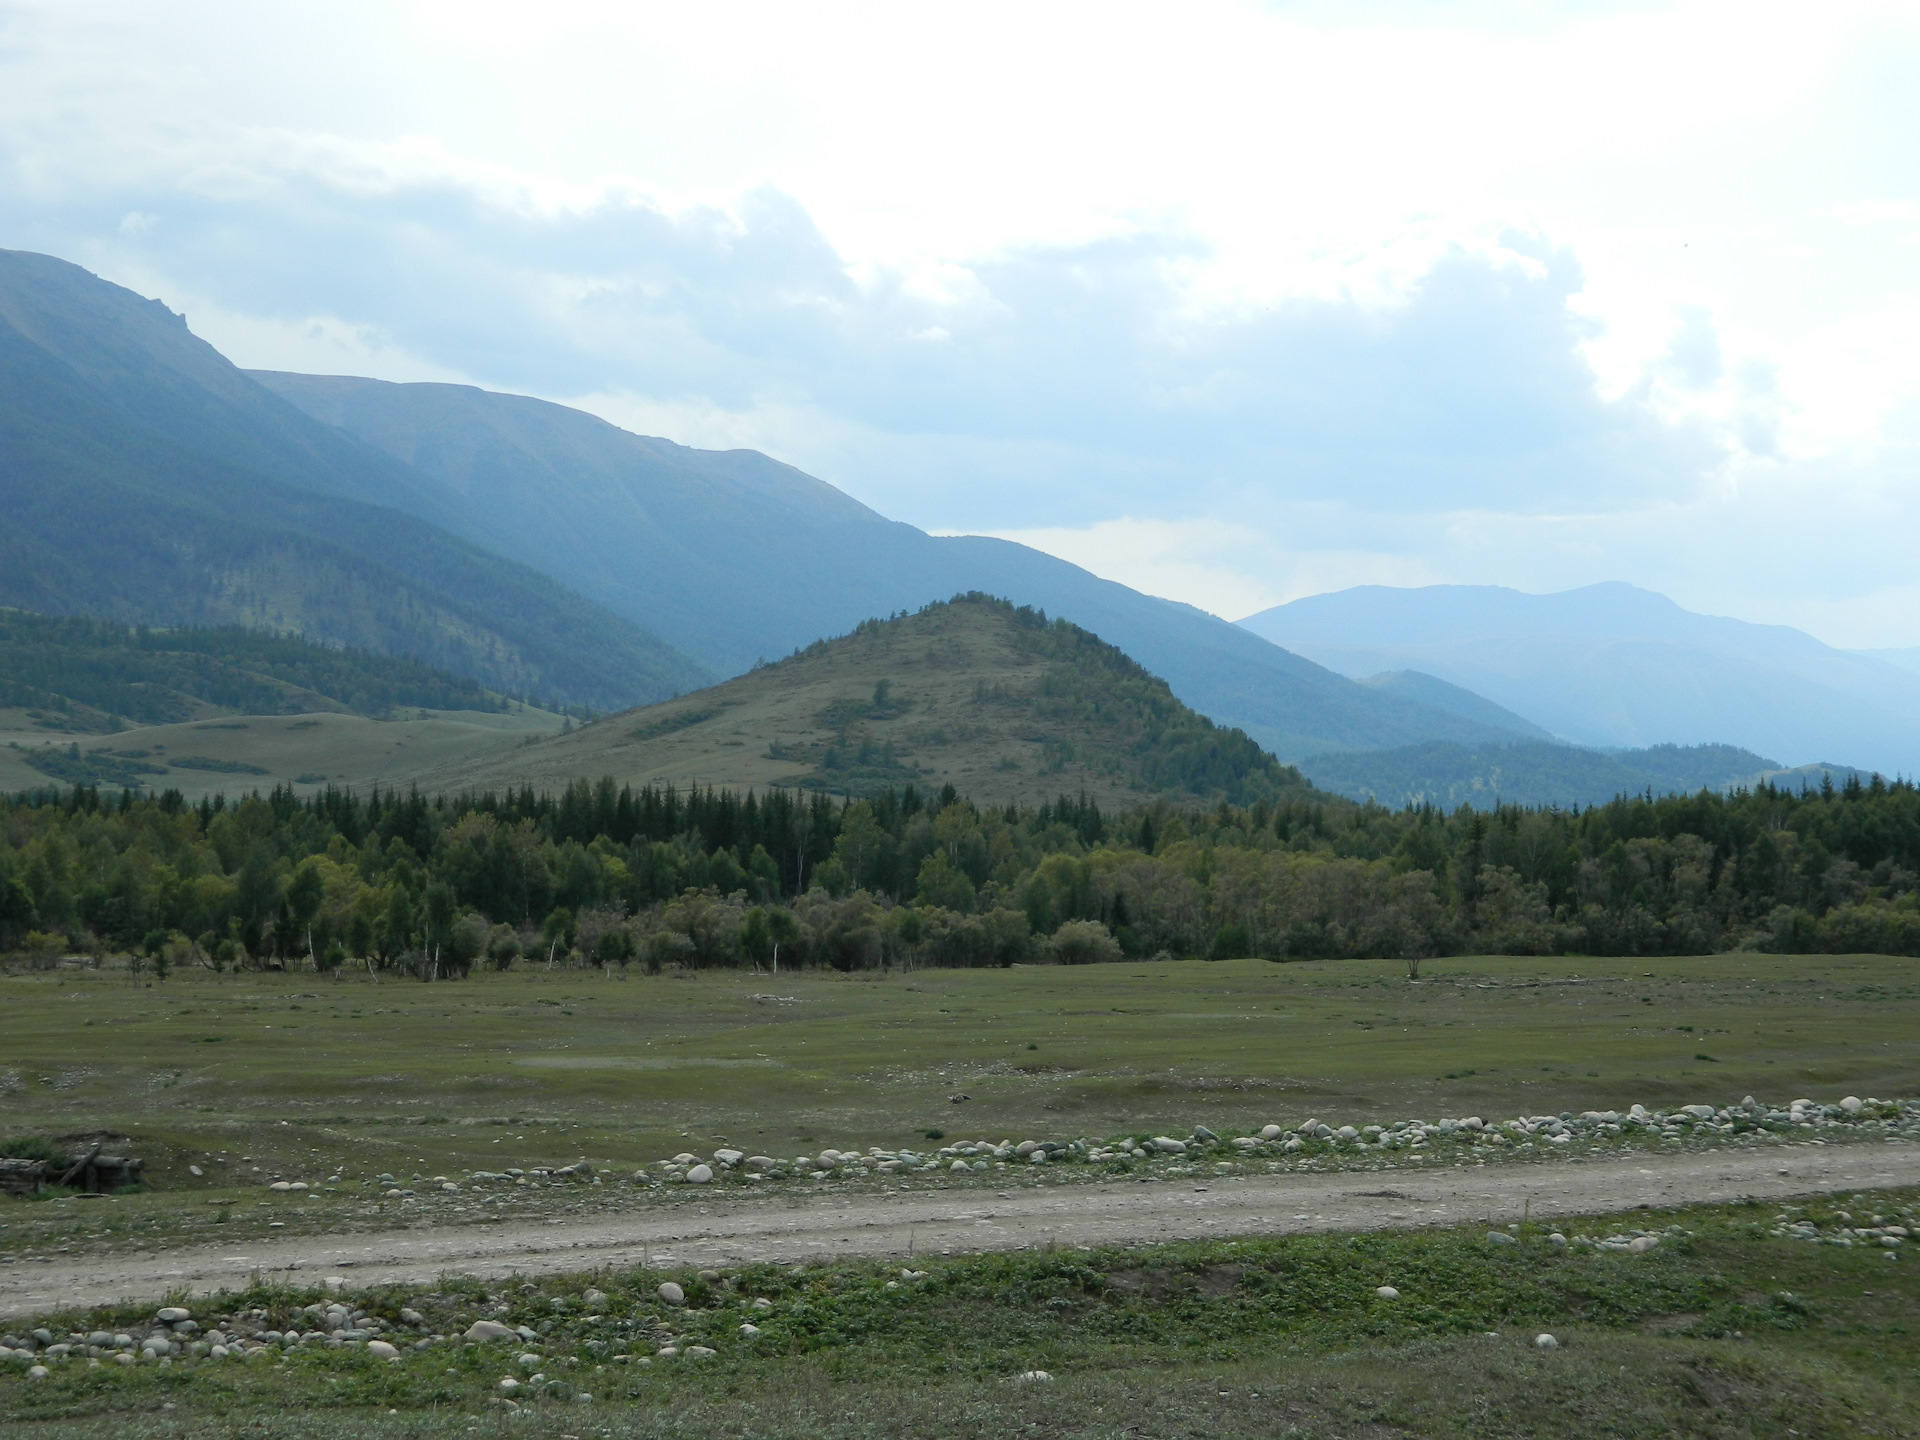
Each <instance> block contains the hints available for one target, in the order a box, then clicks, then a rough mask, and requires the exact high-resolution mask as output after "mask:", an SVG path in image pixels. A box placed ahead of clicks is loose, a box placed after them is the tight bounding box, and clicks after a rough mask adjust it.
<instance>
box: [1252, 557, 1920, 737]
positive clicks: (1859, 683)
mask: <svg viewBox="0 0 1920 1440" xmlns="http://www.w3.org/2000/svg"><path fill="white" fill-rule="evenodd" d="M1240 623H1241V624H1242V625H1243V626H1245V627H1246V628H1247V629H1249V630H1251V631H1253V632H1254V633H1255V634H1258V635H1263V636H1265V637H1266V638H1267V639H1269V640H1272V641H1273V642H1274V643H1275V644H1278V645H1284V646H1286V647H1287V648H1289V649H1291V650H1294V651H1297V652H1298V653H1300V654H1303V655H1306V656H1308V657H1310V658H1312V659H1315V660H1318V661H1319V662H1320V663H1321V664H1323V665H1326V666H1328V667H1330V668H1331V669H1335V670H1338V671H1340V672H1341V673H1342V674H1345V675H1350V676H1356V677H1357V676H1365V675H1372V674H1374V673H1376V672H1379V671H1390V670H1399V669H1409V668H1410V669H1415V670H1420V671H1424V672H1426V673H1428V674H1432V675H1436V676H1439V677H1440V678H1441V679H1444V680H1448V681H1451V682H1452V683H1453V684H1455V685H1459V686H1463V687H1465V688H1467V689H1469V690H1471V691H1474V692H1476V693H1477V694H1480V695H1483V696H1485V697H1487V698H1488V699H1489V700H1491V701H1494V702H1496V703H1498V704H1500V705H1503V706H1505V707H1507V708H1508V709H1510V710H1512V711H1515V712H1516V713H1518V714H1520V715H1524V716H1526V717H1527V718H1528V719H1529V720H1532V721H1535V722H1537V723H1538V724H1539V725H1541V726H1544V727H1545V728H1546V729H1548V730H1551V731H1552V732H1553V733H1554V734H1555V735H1558V736H1559V737H1561V738H1562V739H1566V740H1571V741H1574V742H1576V743H1578V744H1582V745H1591V746H1609V747H1613V746H1621V747H1641V746H1647V745H1655V744H1661V743H1672V744H1682V745H1694V744H1703V743H1720V744H1730V745H1736V746H1740V747H1742V748H1744V749H1747V750H1751V751H1757V752H1759V754H1761V755H1767V756H1777V757H1779V758H1780V759H1781V760H1783V761H1784V762H1785V763H1786V764H1788V765H1803V764H1808V763H1811V762H1815V761H1827V762H1838V763H1840V764H1843V765H1855V766H1861V767H1866V768H1870V769H1875V770H1879V771H1881V772H1883V773H1885V774H1889V775H1892V774H1913V773H1915V772H1916V771H1920V723H1916V721H1917V720H1920V673H1915V672H1914V671H1912V670H1910V669H1907V668H1903V667H1902V666H1900V665H1898V664H1894V663H1890V662H1889V660H1886V659H1882V658H1880V657H1878V656H1875V655H1870V654H1862V653H1857V652H1850V651H1845V650H1836V649H1834V648H1833V647H1831V646H1828V645H1823V644H1822V643H1821V642H1820V641H1818V640H1816V639H1814V638H1813V637H1812V636H1811V635H1808V634H1806V633H1804V632H1802V631H1799V630H1793V629H1790V628H1788V627H1786V626H1784V625H1754V624H1749V623H1748V622H1746V621H1743V620H1731V619H1727V618H1724V617H1721V616H1713V615H1696V614H1694V613H1692V612H1691V611H1688V610H1684V609H1682V608H1681V607H1680V606H1678V605H1676V604H1675V603H1674V602H1673V601H1671V600H1669V599H1667V598H1666V597H1665V596H1663V595H1656V594H1653V593H1652V592H1650V591H1646V590H1640V589H1637V588H1635V587H1634V586H1631V585H1625V584H1618V583H1615V584H1606V585H1589V586H1585V587H1583V588H1581V589H1578V590H1567V591H1563V592H1560V593H1558V594H1552V595H1527V594H1522V593H1521V592H1519V591H1517V590H1507V589H1502V588H1499V587H1496V586H1490V585H1433V586H1427V587H1424V588H1420V589H1404V590H1403V589H1392V588H1389V587H1386V586H1378V585H1369V586H1360V587H1357V588H1355V589H1351V590H1342V591H1339V592H1337V593H1335V594H1331V595H1315V596H1311V597H1309V598H1307V599H1304V600H1296V601H1294V602H1292V603H1291V604H1288V605H1280V606H1276V607H1274V608H1273V609H1271V610H1264V611H1262V612H1260V613H1259V614H1257V615H1251V616H1248V617H1247V618H1246V619H1245V620H1242V621H1241V622H1240Z"/></svg>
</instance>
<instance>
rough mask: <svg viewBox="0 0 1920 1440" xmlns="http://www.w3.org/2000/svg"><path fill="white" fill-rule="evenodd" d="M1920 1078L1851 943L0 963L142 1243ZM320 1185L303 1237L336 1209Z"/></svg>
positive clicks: (1908, 986) (1875, 965)
mask: <svg viewBox="0 0 1920 1440" xmlns="http://www.w3.org/2000/svg"><path fill="white" fill-rule="evenodd" d="M1917 1072H1920V975H1916V967H1915V965H1914V962H1912V961H1910V960H1900V959H1889V958H1885V957H1876V956H1842V957H1830V956H1818V957H1800V956H1795V957H1785V956H1761V955H1721V956H1712V957H1705V958H1687V959H1665V960H1635V961H1632V962H1624V963H1623V962H1599V961H1581V960H1561V959H1544V960H1543V959H1516V958H1504V957H1503V958H1494V957H1473V958H1463V959H1455V960H1446V961H1440V962H1435V963H1432V964H1430V965H1429V966H1428V967H1427V968H1426V970H1425V972H1424V974H1423V976H1422V979H1421V980H1420V981H1419V982H1418V983H1417V984H1410V983H1409V982H1408V980H1407V977H1406V975H1405V973H1404V970H1403V969H1401V968H1398V967H1395V966H1393V965H1392V964H1390V963H1388V962H1379V961H1344V962H1320V963H1312V964H1293V965H1276V964H1271V963H1266V962H1262V961H1255V960H1244V961H1225V962H1221V963H1217V964H1209V963H1200V962H1182V963H1171V964H1159V965H1155V964H1147V963H1142V964H1121V965H1107V966H1086V967H1057V966H1034V967H1015V968H1012V969H1008V970H979V971H954V970H929V971H917V972H912V973H900V972H895V973H893V974H869V975H856V976H843V975H839V974H834V973H821V972H805V973H798V974H796V973H782V974H779V975H771V974H764V975H754V974H752V973H750V972H748V973H740V972H711V971H710V972H701V973H682V974H668V975H660V976H650V975H646V974H644V973H642V972H640V971H638V970H634V971H630V972H627V973H626V974H625V975H624V976H623V975H621V974H620V973H619V972H617V971H616V972H614V974H612V975H605V974H602V973H601V972H598V971H580V970H572V971H568V970H553V971H548V970H545V969H542V968H540V967H538V966H522V967H520V968H517V969H516V970H514V971H510V972H507V973H485V974H476V975H475V976H474V978H472V979H470V980H466V981H457V982H441V983H437V984H422V983H420V982H417V981H409V980H394V979H390V978H388V979H375V978H371V977H368V976H366V975H365V974H360V975H354V974H351V973H348V974H346V975H345V976H344V977H343V978H340V979H337V980H334V979H325V978H322V977H319V976H315V975H311V974H287V975H282V974H264V975H263V974H245V975H227V976H214V975H211V974H209V973H206V972H197V973H193V974H188V975H176V976H174V977H172V978H170V979H168V980H165V981H156V980H154V979H153V978H152V977H151V976H147V977H143V978H137V977H132V976H129V975H128V974H126V973H125V972H116V971H91V970H58V971H51V972H37V973H25V974H15V975H11V976H7V977H4V978H0V1092H4V1104H5V1111H4V1125H5V1130H4V1134H5V1135H8V1136H14V1135H20V1134H23V1133H33V1134H40V1135H46V1136H54V1137H65V1136H72V1137H78V1136H86V1135H93V1134H99V1133H102V1132H104V1133H107V1134H110V1135H115V1136H122V1135H124V1136H128V1137H131V1142H132V1143H131V1147H130V1148H131V1149H132V1150H133V1152H134V1153H136V1154H138V1155H140V1156H142V1157H143V1158H144V1159H145V1160H146V1162H147V1172H146V1173H147V1177H148V1180H149V1182H150V1183H151V1185H152V1187H153V1190H152V1193H151V1194H150V1195H147V1196H129V1197H127V1203H128V1205H129V1206H130V1207H131V1208H132V1209H135V1210H139V1209H151V1210H152V1211H153V1214H152V1216H151V1217H150V1219H151V1225H150V1227H149V1228H155V1229H158V1230H162V1231H164V1230H168V1229H178V1228H181V1227H187V1228H192V1227H191V1226H190V1225H189V1221H188V1219H187V1218H186V1217H187V1216H189V1215H193V1216H200V1217H202V1219H201V1221H197V1222H195V1223H202V1222H204V1219H205V1217H206V1216H208V1215H210V1214H213V1213H216V1212H215V1211H211V1210H203V1209H198V1208H185V1207H182V1206H180V1205H179V1204H178V1203H177V1202H178V1201H179V1200H180V1199H181V1198H183V1197H194V1198H196V1199H197V1198H201V1197H205V1198H213V1197H217V1196H219V1195H221V1194H227V1193H235V1194H239V1193H245V1194H248V1195H257V1194H258V1191H257V1190H253V1189H251V1188H250V1187H254V1186H257V1185H259V1184H260V1183H262V1182H263V1181H266V1180H270V1179H273V1178H287V1179H307V1180H318V1179H321V1178H323V1177H324V1176H325V1175H328V1174H332V1173H334V1172H335V1171H338V1170H341V1169H343V1168H344V1169H346V1170H347V1171H349V1172H350V1173H351V1174H353V1175H356V1176H366V1175H369V1174H378V1173H380V1172H382V1171H388V1172H391V1173H393V1174H395V1175H397V1176H401V1177H406V1176H409V1175H411V1174H414V1173H422V1174H425V1175H428V1176H431V1175H433V1174H435V1173H452V1172H453V1171H455V1170H458V1169H474V1168H486V1169H492V1170H501V1169H506V1168H509V1167H513V1166H519V1167H524V1168H531V1167H532V1166H534V1165H540V1164H557V1163H567V1162H570V1161H573V1160H576V1159H580V1158H583V1157H584V1158H589V1159H592V1160H593V1161H594V1162H595V1163H596V1164H599V1165H602V1166H608V1165H611V1166H613V1167H615V1168H619V1167H624V1166H629V1165H637V1164H639V1163H642V1162H646V1161H651V1160H656V1159H659V1158H660V1157H663V1156H669V1155H673V1154H675V1153H677V1152H679V1151H681V1150H686V1149H691V1150H694V1151H697V1152H701V1153H705V1152H706V1151H708V1150H711V1149H712V1148H713V1147H714V1146H716V1145H718V1144H720V1143H722V1142H726V1143H731V1144H733V1145H736V1146H738V1147H740V1148H742V1149H746V1150H748V1151H749V1152H751V1151H762V1152H765V1153H768V1154H775V1155H780V1154H793V1153H795V1152H796V1151H797V1150H806V1149H809V1148H812V1147H816V1146H818V1147H824V1146H828V1145H833V1146H837V1147H838V1148H841V1149H854V1148H864V1147H866V1146H868V1145H880V1146H883V1147H886V1148H889V1149H891V1148H894V1147H898V1146H901V1145H907V1144H913V1143H916V1142H918V1141H920V1140H921V1139H922V1138H923V1137H925V1135H926V1132H928V1131H929V1130H942V1131H944V1132H945V1133H946V1134H947V1135H948V1136H950V1137H953V1138H968V1137H977V1138H991V1139H1002V1138H1014V1139H1019V1138H1022V1137H1033V1138H1038V1139H1048V1138H1068V1137H1073V1136H1095V1137H1098V1136H1106V1135H1111V1134H1115V1133H1118V1132H1121V1131H1134V1132H1140V1131H1155V1132H1168V1133H1179V1134H1185V1133H1187V1130H1188V1129H1190V1128H1191V1127H1192V1126H1193V1125H1195V1124H1196V1123H1203V1124H1206V1125H1209V1126H1211V1127H1212V1128H1214V1129H1215V1130H1217V1131H1220V1132H1221V1133H1223V1134H1224V1133H1227V1132H1228V1131H1230V1130H1231V1129H1233V1128H1235V1127H1242V1128H1245V1127H1257V1126H1258V1125H1260V1124H1263V1123H1266V1122H1268V1121H1274V1122H1278V1123H1281V1124H1294V1123H1297V1122H1298V1121H1300V1120H1301V1119H1303V1118H1305V1117H1306V1116H1308V1115H1315V1116H1319V1117H1322V1118H1326V1119H1329V1120H1330V1121H1331V1122H1332V1123H1334V1124H1339V1123H1343V1122H1347V1121H1351V1122H1353V1123H1356V1124H1360V1123H1366V1122H1368V1121H1369V1120H1376V1119H1377V1120H1386V1119H1392V1118H1396V1117H1403V1116H1420V1117H1425V1118H1429V1119H1431V1118H1437V1117H1439V1116H1442V1115H1467V1114H1484V1115H1486V1116H1487V1117H1488V1118H1489V1119H1491V1118H1494V1117H1496V1116H1505V1115H1513V1114H1518V1113H1528V1114H1537V1113H1543V1112H1558V1111H1560V1110H1564V1109H1574V1110H1579V1109H1585V1108H1590V1107H1591V1108H1613V1107H1624V1106H1626V1105H1629V1104H1631V1103H1633V1102H1636V1101H1638V1102H1642V1103H1645V1104H1648V1105H1655V1104H1676V1103H1687V1102H1692V1101H1696V1100H1707V1101H1713V1102H1715V1103H1719V1104H1725V1103H1728V1102H1730V1101H1737V1100H1738V1099H1740V1098H1741V1097H1742V1096H1743V1095H1746V1094H1749V1093H1751V1094H1754V1095H1757V1096H1760V1097H1761V1098H1763V1099H1771V1100H1775V1101H1785V1100H1789V1099H1792V1098H1794V1097H1796V1096H1799V1095H1802V1094H1805V1095H1810V1096H1812V1097H1813V1098H1815V1099H1821V1100H1835V1099H1838V1098H1840V1097H1841V1096H1843V1095H1845V1094H1847V1093H1850V1092H1852V1093H1858V1094H1861V1095H1879V1096H1883V1097H1885V1096H1902V1095H1904V1096H1911V1095H1914V1094H1916V1093H1920V1073H1917ZM956 1096H964V1097H966V1098H965V1099H959V1100H956V1099H955V1098H954V1097H956ZM196 1166H197V1167H198V1168H199V1169H200V1170H201V1172H202V1173H201V1174H200V1175H198V1176H196V1175H194V1174H193V1173H192V1169H191V1167H196ZM336 1200H337V1203H338V1204H339V1205H340V1206H343V1207H347V1208H350V1206H349V1205H348V1202H347V1200H346V1199H345V1198H344V1197H328V1196H324V1195H323V1196H316V1197H315V1198H312V1199H309V1200H305V1201H304V1203H302V1204H301V1205H300V1206H298V1207H297V1211H298V1214H299V1216H301V1217H304V1218H301V1219H297V1220H294V1221H293V1225H294V1228H295V1229H296V1230H299V1229H313V1228H325V1227H327V1226H328V1225H331V1224H335V1223H341V1217H339V1216H335V1215H333V1214H332V1210H333V1208H334V1207H335V1205H336ZM7 1208H8V1209H9V1210H11V1211H12V1212H14V1213H15V1214H16V1216H18V1217H19V1218H16V1219H14V1220H13V1221H12V1223H10V1224H9V1225H7V1227H6V1228H5V1229H4V1230H0V1253H4V1252H6V1251H9V1250H12V1251H17V1250H19V1249H21V1248H22V1247H27V1248H31V1247H33V1246H35V1245H39V1244H44V1243H45V1242H46V1240H47V1238H48V1237H47V1236H46V1235H43V1234H41V1233H40V1229H41V1227H40V1225H39V1224H38V1223H37V1222H32V1221H30V1220H28V1219H27V1218H26V1217H25V1216H21V1215H20V1214H19V1212H21V1211H22V1210H26V1211H29V1212H33V1213H39V1211H40V1209H41V1207H34V1206H25V1207H22V1206H18V1205H15V1206H9V1207H7ZM257 1208H258V1207H252V1206H250V1207H247V1208H246V1211H245V1212H236V1215H237V1216H238V1215H242V1214H244V1213H251V1212H252V1211H253V1210H255V1209H257ZM282 1208H288V1209H293V1208H296V1207H291V1206H288V1207H282ZM289 1218H291V1217H289ZM127 1243H133V1242H131V1241H128V1242H127Z"/></svg>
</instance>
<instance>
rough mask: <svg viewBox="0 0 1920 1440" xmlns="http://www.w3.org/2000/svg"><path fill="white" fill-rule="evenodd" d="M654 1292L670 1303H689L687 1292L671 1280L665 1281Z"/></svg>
mask: <svg viewBox="0 0 1920 1440" xmlns="http://www.w3.org/2000/svg"><path fill="white" fill-rule="evenodd" d="M653 1293H654V1294H656V1295H658V1296H659V1297H660V1298H661V1299H662V1300H664V1301H666V1302H667V1304H669V1305H684V1304H686V1303H687V1292H686V1291H684V1290H682V1289H681V1288H680V1287H679V1286H678V1285H676V1284H675V1283H674V1282H673V1281H671V1280H668V1281H665V1282H663V1283H662V1284H661V1286H660V1288H659V1289H657V1290H655V1291H654V1292H653Z"/></svg>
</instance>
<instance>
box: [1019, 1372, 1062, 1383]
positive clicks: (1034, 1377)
mask: <svg viewBox="0 0 1920 1440" xmlns="http://www.w3.org/2000/svg"><path fill="white" fill-rule="evenodd" d="M1052 1379H1053V1376H1051V1375H1049V1374H1048V1373H1047V1372H1046V1371H1044V1370H1023V1371H1021V1372H1020V1373H1019V1374H1018V1375H1016V1376H1014V1377H1013V1382H1014V1384H1016V1385H1045V1384H1047V1383H1049V1382H1051V1381H1052Z"/></svg>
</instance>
